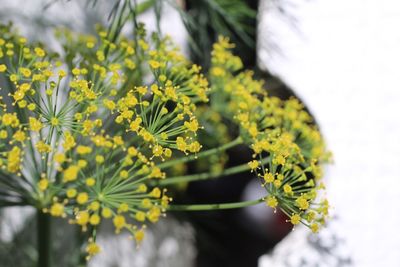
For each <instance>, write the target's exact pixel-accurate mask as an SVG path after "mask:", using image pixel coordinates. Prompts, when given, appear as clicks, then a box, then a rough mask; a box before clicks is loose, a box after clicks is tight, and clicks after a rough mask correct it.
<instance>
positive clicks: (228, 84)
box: [210, 37, 329, 232]
mask: <svg viewBox="0 0 400 267" xmlns="http://www.w3.org/2000/svg"><path fill="white" fill-rule="evenodd" d="M232 48H233V45H232V44H231V43H229V40H228V39H227V38H223V37H220V38H219V41H218V42H217V43H216V44H214V47H213V52H212V67H211V69H210V81H211V84H212V95H211V96H210V98H211V101H214V100H217V101H223V102H224V103H227V105H228V108H221V109H220V110H219V111H220V113H221V114H224V115H225V116H226V117H227V118H230V119H231V120H232V121H234V122H236V123H237V124H238V126H239V128H240V134H241V137H242V138H243V140H244V142H245V143H246V144H247V145H248V146H249V147H250V148H251V149H252V151H253V152H254V154H253V157H254V160H252V161H251V162H249V163H248V166H249V168H250V169H251V170H252V171H253V172H255V173H257V176H258V177H259V178H260V180H261V183H262V186H263V187H264V188H265V189H266V191H267V196H266V198H265V202H266V204H267V205H268V206H270V207H272V208H274V209H276V208H277V207H279V208H280V209H281V210H282V211H283V212H284V213H285V214H286V215H287V216H288V217H289V221H290V222H291V223H292V224H293V225H297V224H299V223H303V224H305V225H307V226H308V227H310V228H311V230H312V231H313V232H317V231H318V229H319V228H320V226H321V225H323V224H324V222H325V219H326V217H327V216H328V209H329V205H328V202H327V200H325V199H324V200H321V199H320V197H321V196H320V194H318V191H320V189H323V188H324V185H323V183H322V182H321V181H320V178H321V176H322V169H321V163H323V162H325V161H326V160H327V159H328V157H329V155H328V153H327V152H326V148H325V145H324V142H323V139H322V137H321V134H320V132H319V130H318V129H317V127H316V126H315V124H313V120H312V117H311V116H310V115H309V114H308V113H307V112H306V111H305V110H304V107H303V106H302V104H301V103H300V102H299V101H298V100H297V99H294V98H291V99H289V100H287V101H283V100H281V99H279V98H277V97H271V96H268V95H267V93H266V91H265V89H264V88H263V82H262V81H257V80H255V79H254V78H253V73H252V72H251V71H242V72H240V69H241V68H242V62H241V60H240V58H238V57H236V56H234V55H233V54H232V52H231V49H232Z"/></svg>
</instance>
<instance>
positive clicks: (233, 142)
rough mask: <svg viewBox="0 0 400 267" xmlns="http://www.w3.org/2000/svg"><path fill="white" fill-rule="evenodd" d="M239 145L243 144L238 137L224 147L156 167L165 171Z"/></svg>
mask: <svg viewBox="0 0 400 267" xmlns="http://www.w3.org/2000/svg"><path fill="white" fill-rule="evenodd" d="M241 143H243V140H242V138H241V137H240V136H239V137H237V138H236V139H235V140H233V141H231V142H229V143H227V144H225V145H222V146H220V147H216V148H213V149H209V150H205V151H203V152H200V153H198V154H195V155H190V156H186V157H181V158H178V159H175V160H170V161H167V162H164V163H161V164H159V165H157V167H159V168H160V169H166V168H168V167H171V166H174V165H176V164H179V163H185V162H189V161H193V160H196V159H199V158H204V157H207V156H210V155H213V154H216V153H219V152H222V151H225V150H227V149H229V148H231V147H234V146H237V145H239V144H241Z"/></svg>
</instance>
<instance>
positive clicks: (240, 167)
mask: <svg viewBox="0 0 400 267" xmlns="http://www.w3.org/2000/svg"><path fill="white" fill-rule="evenodd" d="M268 160H269V159H268V158H264V159H263V160H262V161H261V164H265V163H266V162H268ZM248 170H250V167H249V165H248V164H247V163H245V164H241V165H238V166H235V167H231V168H228V169H225V170H224V171H222V172H220V173H211V172H204V173H198V174H191V175H183V176H176V177H171V178H167V179H165V180H161V181H158V182H157V183H156V185H158V186H160V185H169V184H175V183H182V182H194V181H201V180H207V179H215V178H219V177H223V176H228V175H232V174H236V173H241V172H244V171H248Z"/></svg>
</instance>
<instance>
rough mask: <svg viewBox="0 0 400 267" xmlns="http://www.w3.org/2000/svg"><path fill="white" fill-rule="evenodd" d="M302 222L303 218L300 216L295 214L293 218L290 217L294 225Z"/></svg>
mask: <svg viewBox="0 0 400 267" xmlns="http://www.w3.org/2000/svg"><path fill="white" fill-rule="evenodd" d="M300 221H301V217H300V215H299V214H293V215H292V216H290V222H291V223H292V224H293V225H296V224H299V223H300Z"/></svg>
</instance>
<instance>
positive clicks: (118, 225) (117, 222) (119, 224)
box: [113, 215, 126, 233]
mask: <svg viewBox="0 0 400 267" xmlns="http://www.w3.org/2000/svg"><path fill="white" fill-rule="evenodd" d="M113 224H114V227H115V232H116V233H119V232H120V231H121V229H122V228H124V227H125V225H126V223H125V217H124V216H122V215H117V216H115V217H114V219H113Z"/></svg>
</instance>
